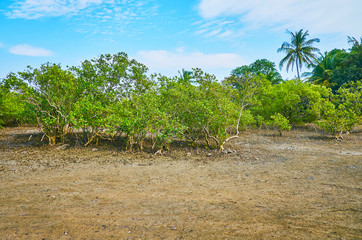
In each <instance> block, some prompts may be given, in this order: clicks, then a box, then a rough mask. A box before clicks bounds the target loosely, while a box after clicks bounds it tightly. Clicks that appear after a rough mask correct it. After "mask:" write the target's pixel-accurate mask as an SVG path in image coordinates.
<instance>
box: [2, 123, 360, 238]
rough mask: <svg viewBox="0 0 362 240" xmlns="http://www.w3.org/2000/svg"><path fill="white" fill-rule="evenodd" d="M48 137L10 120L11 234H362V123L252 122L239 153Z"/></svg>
mask: <svg viewBox="0 0 362 240" xmlns="http://www.w3.org/2000/svg"><path fill="white" fill-rule="evenodd" d="M41 137H42V135H41V134H40V133H39V132H38V130H36V129H35V128H24V127H23V128H4V129H2V130H0V183H1V184H0V239H362V214H361V212H362V186H361V177H362V175H361V173H362V142H361V140H362V131H361V130H360V131H356V132H353V133H351V134H349V135H347V136H346V137H345V138H344V139H343V141H336V140H335V139H333V138H331V137H329V136H327V135H322V134H321V133H317V132H315V131H314V130H311V129H299V130H292V131H290V132H286V133H285V136H283V137H280V136H278V133H277V132H276V131H273V130H247V131H245V132H243V133H242V134H241V137H240V138H238V139H234V141H233V142H232V143H230V144H229V145H228V146H227V148H229V151H227V153H226V152H224V153H219V152H216V151H214V150H208V149H205V148H198V149H197V148H192V147H191V146H188V145H187V144H186V143H185V144H184V146H179V147H177V148H173V149H171V150H170V151H169V152H168V153H167V154H165V155H162V156H161V155H154V154H152V153H147V152H143V153H127V152H124V151H123V150H121V149H120V148H119V147H117V144H115V143H113V144H108V145H107V144H105V145H99V146H95V145H92V146H88V147H86V148H85V147H82V146H80V145H79V146H77V145H74V144H73V145H72V144H71V146H70V148H68V149H57V147H50V146H47V144H46V143H45V140H43V142H41ZM210 155H211V156H210Z"/></svg>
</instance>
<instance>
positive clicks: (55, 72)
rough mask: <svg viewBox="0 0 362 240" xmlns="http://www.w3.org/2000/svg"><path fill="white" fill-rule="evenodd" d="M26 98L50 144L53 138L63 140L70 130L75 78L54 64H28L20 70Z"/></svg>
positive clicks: (53, 142)
mask: <svg viewBox="0 0 362 240" xmlns="http://www.w3.org/2000/svg"><path fill="white" fill-rule="evenodd" d="M18 75H19V78H20V79H21V80H22V82H28V83H29V85H27V86H25V85H23V86H22V87H23V88H22V92H23V94H24V97H25V99H26V101H27V102H28V103H29V104H31V105H32V107H33V108H34V112H35V115H36V118H37V120H38V124H39V126H40V127H41V130H42V132H43V133H44V134H45V135H46V136H47V137H48V139H49V144H51V145H55V144H56V139H57V138H60V139H61V141H62V142H64V137H65V135H66V134H67V133H68V132H69V130H70V128H69V127H70V119H69V117H70V112H71V110H72V106H73V104H74V102H75V100H76V98H77V96H78V94H77V80H76V78H75V77H74V75H73V74H72V73H71V72H70V71H69V70H63V69H62V68H61V66H60V65H57V64H49V63H47V64H43V65H41V67H40V68H39V69H32V68H31V67H28V69H27V71H24V72H19V74H18Z"/></svg>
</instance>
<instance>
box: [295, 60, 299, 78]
mask: <svg viewBox="0 0 362 240" xmlns="http://www.w3.org/2000/svg"><path fill="white" fill-rule="evenodd" d="M295 65H296V66H297V74H298V79H300V76H299V67H298V58H297V59H296V60H295Z"/></svg>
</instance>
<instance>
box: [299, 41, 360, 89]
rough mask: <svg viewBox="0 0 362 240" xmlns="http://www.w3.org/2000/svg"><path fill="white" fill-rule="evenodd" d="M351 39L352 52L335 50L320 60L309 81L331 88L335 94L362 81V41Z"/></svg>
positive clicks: (314, 67)
mask: <svg viewBox="0 0 362 240" xmlns="http://www.w3.org/2000/svg"><path fill="white" fill-rule="evenodd" d="M348 38H349V41H348V42H349V43H350V44H352V48H351V49H350V52H347V51H345V50H340V49H334V50H332V51H330V52H326V53H325V54H324V55H322V56H321V57H320V58H318V61H317V64H314V65H312V67H313V70H312V72H311V73H308V74H306V76H309V78H308V81H309V82H313V83H315V84H321V85H324V86H327V87H330V88H331V89H332V91H333V93H336V92H337V90H338V89H339V88H340V87H341V86H342V85H343V84H346V83H350V82H356V81H358V80H360V79H362V39H361V42H358V40H357V39H355V38H351V37H348Z"/></svg>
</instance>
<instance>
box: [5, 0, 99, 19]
mask: <svg viewBox="0 0 362 240" xmlns="http://www.w3.org/2000/svg"><path fill="white" fill-rule="evenodd" d="M99 3H102V0H23V1H19V0H17V1H15V3H14V4H12V5H11V6H10V8H11V9H12V11H10V12H8V13H7V16H8V17H10V18H26V19H37V18H41V17H57V16H62V15H67V14H74V13H77V12H78V11H80V10H82V9H85V8H87V7H88V6H90V5H91V4H99Z"/></svg>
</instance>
